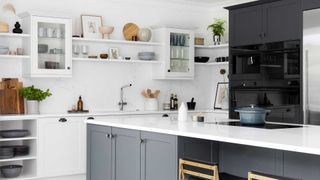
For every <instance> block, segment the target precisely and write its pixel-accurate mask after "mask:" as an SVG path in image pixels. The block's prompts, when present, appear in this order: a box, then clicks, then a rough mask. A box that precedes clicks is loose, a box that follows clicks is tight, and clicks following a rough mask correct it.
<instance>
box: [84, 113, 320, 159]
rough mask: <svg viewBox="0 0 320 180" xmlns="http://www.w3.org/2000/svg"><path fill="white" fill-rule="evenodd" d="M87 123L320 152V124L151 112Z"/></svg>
mask: <svg viewBox="0 0 320 180" xmlns="http://www.w3.org/2000/svg"><path fill="white" fill-rule="evenodd" d="M209 120H210V121H207V122H219V121H234V120H231V119H223V118H215V119H209ZM86 123H87V124H93V125H100V126H111V127H117V128H124V129H132V130H139V131H147V132H154V133H161V134H169V135H175V136H183V137H190V138H198V139H205V140H212V141H217V142H225V143H233V144H239V145H248V146H255V147H262V148H269V149H276V150H283V151H292V152H298V153H305V154H313V155H320V141H319V138H320V127H318V126H311V125H304V126H303V127H301V128H289V129H273V130H267V129H259V128H248V127H234V126H228V125H220V124H216V123H206V122H205V123H198V122H192V121H187V122H179V121H177V120H175V119H171V118H159V117H151V116H150V117H129V116H123V117H98V118H96V119H94V120H86Z"/></svg>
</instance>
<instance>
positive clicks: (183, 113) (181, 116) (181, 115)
mask: <svg viewBox="0 0 320 180" xmlns="http://www.w3.org/2000/svg"><path fill="white" fill-rule="evenodd" d="M178 121H181V122H185V121H188V108H187V105H186V103H185V102H182V103H181V105H180V108H179V111H178Z"/></svg>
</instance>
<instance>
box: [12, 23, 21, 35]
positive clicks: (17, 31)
mask: <svg viewBox="0 0 320 180" xmlns="http://www.w3.org/2000/svg"><path fill="white" fill-rule="evenodd" d="M20 27H21V25H20V23H19V22H16V24H15V25H14V29H13V30H12V32H13V33H17V34H22V32H23V31H22V29H21V28H20Z"/></svg>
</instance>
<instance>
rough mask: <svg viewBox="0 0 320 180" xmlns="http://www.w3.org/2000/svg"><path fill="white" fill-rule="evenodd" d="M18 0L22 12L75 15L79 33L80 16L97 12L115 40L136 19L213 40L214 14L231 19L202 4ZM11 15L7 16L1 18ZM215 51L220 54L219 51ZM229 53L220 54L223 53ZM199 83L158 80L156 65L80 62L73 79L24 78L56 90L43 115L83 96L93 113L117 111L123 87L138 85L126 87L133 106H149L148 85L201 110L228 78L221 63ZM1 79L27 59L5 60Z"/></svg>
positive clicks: (203, 71)
mask: <svg viewBox="0 0 320 180" xmlns="http://www.w3.org/2000/svg"><path fill="white" fill-rule="evenodd" d="M4 2H12V3H13V4H14V5H15V6H16V9H17V11H18V13H19V12H20V13H21V12H24V11H28V10H40V11H47V12H49V11H55V12H64V13H67V14H68V15H70V16H72V17H73V20H74V27H73V29H74V30H73V31H74V33H80V32H81V30H80V14H95V15H101V16H103V22H104V24H106V25H112V26H115V32H114V33H113V34H112V38H114V39H122V34H121V32H122V27H123V25H124V24H126V23H127V22H135V23H136V24H138V25H139V26H140V27H148V26H151V25H158V24H173V25H180V26H189V27H190V26H193V27H199V28H198V29H197V34H200V35H202V36H205V37H208V35H209V37H208V38H206V40H207V42H210V41H211V39H210V38H211V37H210V34H209V32H208V31H207V30H206V27H207V25H208V24H210V23H211V22H212V20H213V18H214V17H218V18H221V17H222V18H224V19H226V17H227V16H226V15H227V11H225V10H221V9H219V10H216V9H215V10H212V9H211V8H207V7H202V6H190V5H182V4H180V5H178V4H173V3H171V4H169V3H158V2H156V1H150V2H149V1H134V2H133V1H128V0H81V1H78V0H55V1H52V0H27V1H26V0H12V1H9V0H6V1H3V2H0V6H1V5H2V4H3V3H4ZM1 18H2V19H6V18H8V16H5V15H3V16H1V14H0V20H1ZM213 53H214V52H213ZM221 54H225V55H227V51H226V50H224V51H220V52H217V56H219V55H221ZM195 70H196V74H195V76H196V79H195V80H194V81H157V80H152V67H151V65H140V64H139V65H138V64H122V63H121V64H110V63H88V62H74V67H73V77H72V78H69V79H63V78H56V79H48V78H44V79H41V78H37V79H23V82H24V84H25V86H27V85H35V86H38V87H40V88H43V89H46V88H50V89H51V91H52V93H53V96H52V97H50V98H49V99H47V100H46V101H44V102H42V109H41V112H42V113H56V112H66V110H67V109H70V108H71V106H72V104H74V103H75V102H76V100H77V97H78V96H79V95H82V96H83V98H84V101H85V106H86V108H88V109H90V110H92V111H103V110H117V109H118V106H117V103H118V101H119V93H120V92H119V91H120V87H121V86H122V85H124V84H127V83H132V84H133V87H131V88H129V89H126V92H125V95H126V101H128V102H129V105H128V107H127V109H130V110H135V109H142V108H143V98H142V97H141V95H140V91H141V90H142V89H144V88H152V89H160V90H161V98H160V102H161V103H163V102H164V101H167V100H168V99H169V95H170V93H177V94H178V96H179V100H183V101H187V100H189V99H191V97H195V99H196V101H197V103H198V104H197V108H198V109H209V108H213V101H214V95H215V88H216V84H217V82H219V81H222V76H221V75H219V70H220V67H211V66H200V67H196V69H195ZM0 77H21V61H18V60H17V61H16V60H14V61H13V60H1V62H0Z"/></svg>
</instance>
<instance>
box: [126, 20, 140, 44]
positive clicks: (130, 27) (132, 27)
mask: <svg viewBox="0 0 320 180" xmlns="http://www.w3.org/2000/svg"><path fill="white" fill-rule="evenodd" d="M138 32H139V27H138V26H137V25H136V24H134V23H127V24H126V25H124V27H123V31H122V33H123V36H124V38H125V40H127V41H131V40H132V37H133V36H137V35H138Z"/></svg>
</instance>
